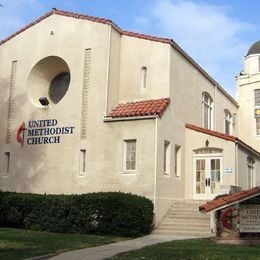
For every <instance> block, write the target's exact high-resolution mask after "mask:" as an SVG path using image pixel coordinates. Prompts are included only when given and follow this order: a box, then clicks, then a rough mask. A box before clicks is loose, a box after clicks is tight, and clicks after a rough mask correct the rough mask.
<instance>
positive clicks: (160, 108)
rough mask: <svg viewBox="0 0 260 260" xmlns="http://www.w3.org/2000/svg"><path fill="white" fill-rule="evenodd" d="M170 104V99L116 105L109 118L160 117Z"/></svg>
mask: <svg viewBox="0 0 260 260" xmlns="http://www.w3.org/2000/svg"><path fill="white" fill-rule="evenodd" d="M169 104H170V98H160V99H149V100H141V101H136V102H127V103H123V104H118V105H116V106H115V107H114V108H113V109H112V111H111V112H110V113H109V115H108V116H109V117H112V118H120V117H137V116H159V117H161V116H162V114H163V112H164V111H165V110H166V108H167V107H168V105H169Z"/></svg>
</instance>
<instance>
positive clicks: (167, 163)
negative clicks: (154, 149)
mask: <svg viewBox="0 0 260 260" xmlns="http://www.w3.org/2000/svg"><path fill="white" fill-rule="evenodd" d="M170 173H171V143H170V142H169V141H167V140H164V142H163V174H164V175H165V176H170Z"/></svg>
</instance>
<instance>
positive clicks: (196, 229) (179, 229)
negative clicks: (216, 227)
mask: <svg viewBox="0 0 260 260" xmlns="http://www.w3.org/2000/svg"><path fill="white" fill-rule="evenodd" d="M159 229H160V230H173V231H198V232H209V228H207V227H191V226H190V227H187V226H183V227H180V226H179V227H177V226H166V225H164V224H162V225H160V227H159Z"/></svg>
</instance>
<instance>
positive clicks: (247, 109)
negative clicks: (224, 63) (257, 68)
mask: <svg viewBox="0 0 260 260" xmlns="http://www.w3.org/2000/svg"><path fill="white" fill-rule="evenodd" d="M237 88H238V101H239V104H240V108H239V121H238V129H239V131H238V136H239V137H240V138H241V139H242V140H244V141H245V142H246V143H248V144H249V145H250V146H252V147H254V148H255V149H257V150H258V151H259V150H260V137H259V136H257V135H256V123H255V111H254V109H255V97H254V95H255V93H254V90H255V89H260V73H258V74H254V75H241V76H238V77H237Z"/></svg>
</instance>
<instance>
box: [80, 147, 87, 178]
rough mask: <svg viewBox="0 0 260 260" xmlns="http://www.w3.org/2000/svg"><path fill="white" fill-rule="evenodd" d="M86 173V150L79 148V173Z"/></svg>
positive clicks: (82, 174) (81, 174)
mask: <svg viewBox="0 0 260 260" xmlns="http://www.w3.org/2000/svg"><path fill="white" fill-rule="evenodd" d="M85 174H86V150H85V149H83V150H80V154H79V175H80V176H84V175H85Z"/></svg>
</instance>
